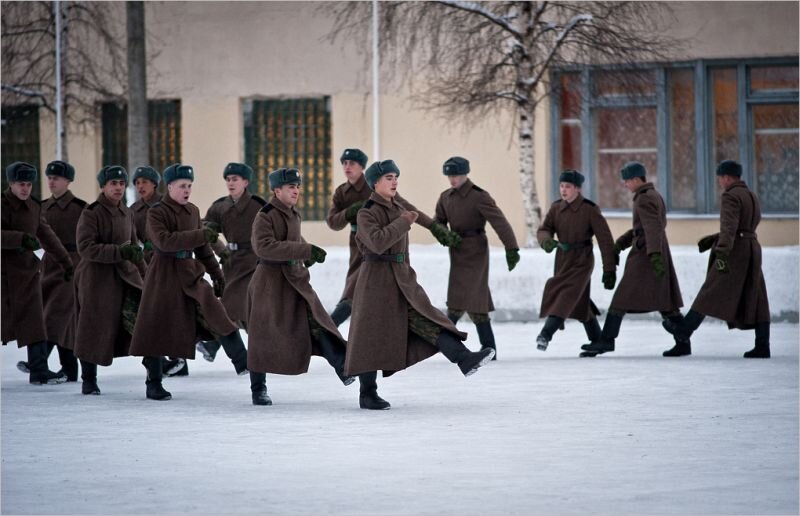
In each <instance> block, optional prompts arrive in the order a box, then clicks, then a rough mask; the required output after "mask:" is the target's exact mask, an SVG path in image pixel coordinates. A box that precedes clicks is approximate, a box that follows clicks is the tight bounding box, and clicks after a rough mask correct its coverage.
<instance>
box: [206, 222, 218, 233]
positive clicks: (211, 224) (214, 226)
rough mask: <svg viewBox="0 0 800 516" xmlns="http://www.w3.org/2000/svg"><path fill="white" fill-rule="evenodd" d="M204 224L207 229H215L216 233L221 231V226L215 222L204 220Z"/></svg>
mask: <svg viewBox="0 0 800 516" xmlns="http://www.w3.org/2000/svg"><path fill="white" fill-rule="evenodd" d="M205 226H206V227H207V228H208V229H213V230H214V231H216V232H217V233H222V226H220V225H219V224H217V223H216V222H206V223H205Z"/></svg>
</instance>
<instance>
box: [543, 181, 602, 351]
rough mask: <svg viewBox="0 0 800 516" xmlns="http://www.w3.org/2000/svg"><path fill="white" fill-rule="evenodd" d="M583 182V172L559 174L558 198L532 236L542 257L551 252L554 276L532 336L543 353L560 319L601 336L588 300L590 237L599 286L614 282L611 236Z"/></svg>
mask: <svg viewBox="0 0 800 516" xmlns="http://www.w3.org/2000/svg"><path fill="white" fill-rule="evenodd" d="M583 180H584V177H583V174H581V173H580V172H578V171H576V170H565V171H564V172H562V173H561V175H560V176H559V178H558V181H559V191H560V194H561V199H559V200H557V201H556V202H554V203H553V205H552V206H551V207H550V211H548V212H547V216H546V217H545V218H544V222H542V225H541V226H539V229H538V231H537V233H536V238H537V239H538V240H539V244H540V245H541V246H542V249H544V251H545V252H546V253H551V252H553V250H554V249H556V261H555V267H554V274H553V277H552V278H550V279H549V280H547V283H546V284H545V286H544V292H543V294H542V304H541V309H540V311H539V318H545V317H546V318H547V319H546V320H545V323H544V328H542V331H541V332H540V333H539V335H538V336H537V337H536V344H537V347H538V348H539V349H540V350H542V351H545V350H546V349H547V345H548V343H549V342H550V340H551V339H552V338H553V334H555V332H556V331H557V330H558V329H559V328H562V327H563V325H564V320H565V319H577V320H578V321H581V322H582V323H583V328H584V330H586V336H587V337H589V341H590V342H595V341H597V340H598V339H599V338H600V325H599V324H598V322H597V315H598V314H599V313H600V311H599V310H598V309H597V307H596V306H595V304H594V303H593V302H592V300H591V298H590V297H589V292H590V288H591V279H592V270H593V269H594V252H592V237H593V236H594V237H596V238H597V244H598V245H599V246H600V255H601V257H602V259H603V286H604V287H605V288H606V289H607V290H612V289H613V288H614V283H616V281H617V273H616V269H617V267H616V264H615V263H614V257H615V255H614V238H613V237H612V236H611V230H609V228H608V223H607V222H606V219H605V217H603V214H602V213H601V212H600V208H599V207H598V206H597V205H596V204H595V203H593V202H592V201H590V200H589V199H586V198H584V197H583V195H581V186H582V185H583ZM556 237H558V240H556Z"/></svg>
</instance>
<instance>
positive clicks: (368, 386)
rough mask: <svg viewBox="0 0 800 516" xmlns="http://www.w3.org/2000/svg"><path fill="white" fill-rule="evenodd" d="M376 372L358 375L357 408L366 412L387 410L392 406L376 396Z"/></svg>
mask: <svg viewBox="0 0 800 516" xmlns="http://www.w3.org/2000/svg"><path fill="white" fill-rule="evenodd" d="M377 380H378V372H377V371H372V372H369V373H362V374H360V375H358V381H359V382H360V386H359V396H358V406H359V407H361V408H362V409H366V410H388V409H390V408H392V405H391V404H390V403H389V402H388V401H386V400H385V399H383V398H381V397H380V396H378V381H377Z"/></svg>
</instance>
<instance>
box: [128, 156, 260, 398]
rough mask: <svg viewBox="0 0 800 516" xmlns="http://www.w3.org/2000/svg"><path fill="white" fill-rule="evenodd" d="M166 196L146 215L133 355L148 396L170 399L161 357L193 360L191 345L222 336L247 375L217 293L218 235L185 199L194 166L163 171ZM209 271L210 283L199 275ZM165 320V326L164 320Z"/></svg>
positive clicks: (242, 351) (244, 359)
mask: <svg viewBox="0 0 800 516" xmlns="http://www.w3.org/2000/svg"><path fill="white" fill-rule="evenodd" d="M164 182H165V183H166V184H167V195H165V196H164V198H163V199H162V201H161V202H160V203H158V204H156V205H155V206H153V207H152V208H150V211H149V212H148V213H147V235H148V236H149V237H150V239H151V241H152V242H153V258H152V260H151V261H150V266H149V271H148V274H147V277H146V278H145V284H144V291H143V292H142V304H141V309H140V311H139V318H138V321H137V322H138V324H137V325H136V328H135V331H134V334H133V342H132V343H131V355H135V356H141V357H143V360H142V363H143V364H144V366H145V367H146V368H147V397H148V398H151V399H157V400H168V399H171V398H172V395H171V394H170V393H169V392H167V391H166V390H164V388H163V386H162V385H161V379H162V369H161V363H160V358H159V357H162V356H164V355H168V356H172V357H177V358H183V359H187V358H194V354H195V343H196V342H197V341H198V340H201V338H202V337H205V339H203V340H213V339H214V338H218V339H220V341H221V342H222V346H223V347H224V348H225V350H226V353H228V355H229V356H231V357H235V358H234V359H233V363H234V365H235V367H236V372H237V373H238V374H239V375H244V374H247V352H246V351H245V348H244V343H243V342H242V337H241V335H239V328H238V327H237V326H236V325H235V324H234V323H233V321H231V320H230V319H229V318H228V316H227V314H226V313H225V308H224V307H223V306H222V303H220V302H219V299H217V297H221V296H222V293H223V290H224V288H225V281H224V279H223V277H222V270H221V269H220V267H219V264H218V263H217V260H216V259H215V258H214V253H213V251H212V250H211V247H210V246H209V244H210V243H213V242H216V241H217V238H218V234H217V232H216V231H214V230H213V229H211V228H207V227H206V228H203V227H202V224H201V222H200V212H199V210H198V209H197V206H195V205H194V204H192V203H190V202H189V197H190V196H191V194H192V184H193V182H194V170H193V168H192V167H191V166H189V165H182V164H180V163H176V164H174V165H170V166H169V167H167V168H166V169H164ZM206 272H208V274H209V275H210V276H211V278H212V280H213V282H214V287H213V288H212V287H211V285H209V284H208V282H206V281H205V280H204V279H203V275H204V274H205V273H206ZM165 317H166V318H167V320H168V321H169V324H168V325H164V324H163V321H164V318H165Z"/></svg>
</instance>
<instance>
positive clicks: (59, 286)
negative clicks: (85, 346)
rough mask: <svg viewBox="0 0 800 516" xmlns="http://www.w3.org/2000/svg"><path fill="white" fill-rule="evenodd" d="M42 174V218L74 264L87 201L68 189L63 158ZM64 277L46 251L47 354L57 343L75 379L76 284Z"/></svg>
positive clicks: (71, 172)
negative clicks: (45, 194)
mask: <svg viewBox="0 0 800 516" xmlns="http://www.w3.org/2000/svg"><path fill="white" fill-rule="evenodd" d="M45 175H46V176H47V186H48V188H49V190H50V193H51V194H52V195H51V197H50V198H49V199H47V200H46V201H44V202H43V203H42V211H43V212H44V218H45V219H46V220H47V223H48V224H49V225H50V228H51V229H52V230H53V232H54V233H55V234H56V236H57V237H58V239H59V240H60V241H61V244H62V245H63V246H64V249H66V250H67V251H68V252H69V257H70V259H71V260H72V263H73V265H74V266H76V267H77V265H78V264H79V263H80V261H81V257H80V255H79V254H78V248H77V246H76V245H75V229H76V228H77V227H78V218H79V217H80V216H81V212H82V211H83V208H84V207H86V202H85V201H83V200H81V199H78V198H77V197H75V196H74V195H73V194H72V192H71V191H70V190H69V185H70V183H71V182H72V181H74V180H75V168H74V167H73V166H72V165H70V164H69V163H67V162H65V161H52V162H50V163H49V164H48V165H47V167H46V168H45ZM64 279H65V278H64V270H63V269H62V268H61V264H60V263H59V262H58V260H57V259H56V258H55V256H53V254H52V253H45V255H44V259H43V260H42V303H43V304H44V323H45V330H46V331H47V349H48V355H49V354H50V351H52V350H53V347H56V349H58V358H59V362H61V371H63V372H64V374H65V375H66V376H67V381H68V382H77V381H78V359H76V358H75V355H74V354H73V353H72V349H71V348H72V345H71V344H67V342H68V339H69V338H70V337H69V335H68V334H69V333H70V332H69V330H70V326H71V324H72V321H73V317H74V314H73V310H74V308H75V284H74V282H73V278H70V279H69V280H68V281H64ZM17 368H18V369H19V370H20V371H22V372H24V373H30V369H29V368H28V363H27V362H18V363H17Z"/></svg>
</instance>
